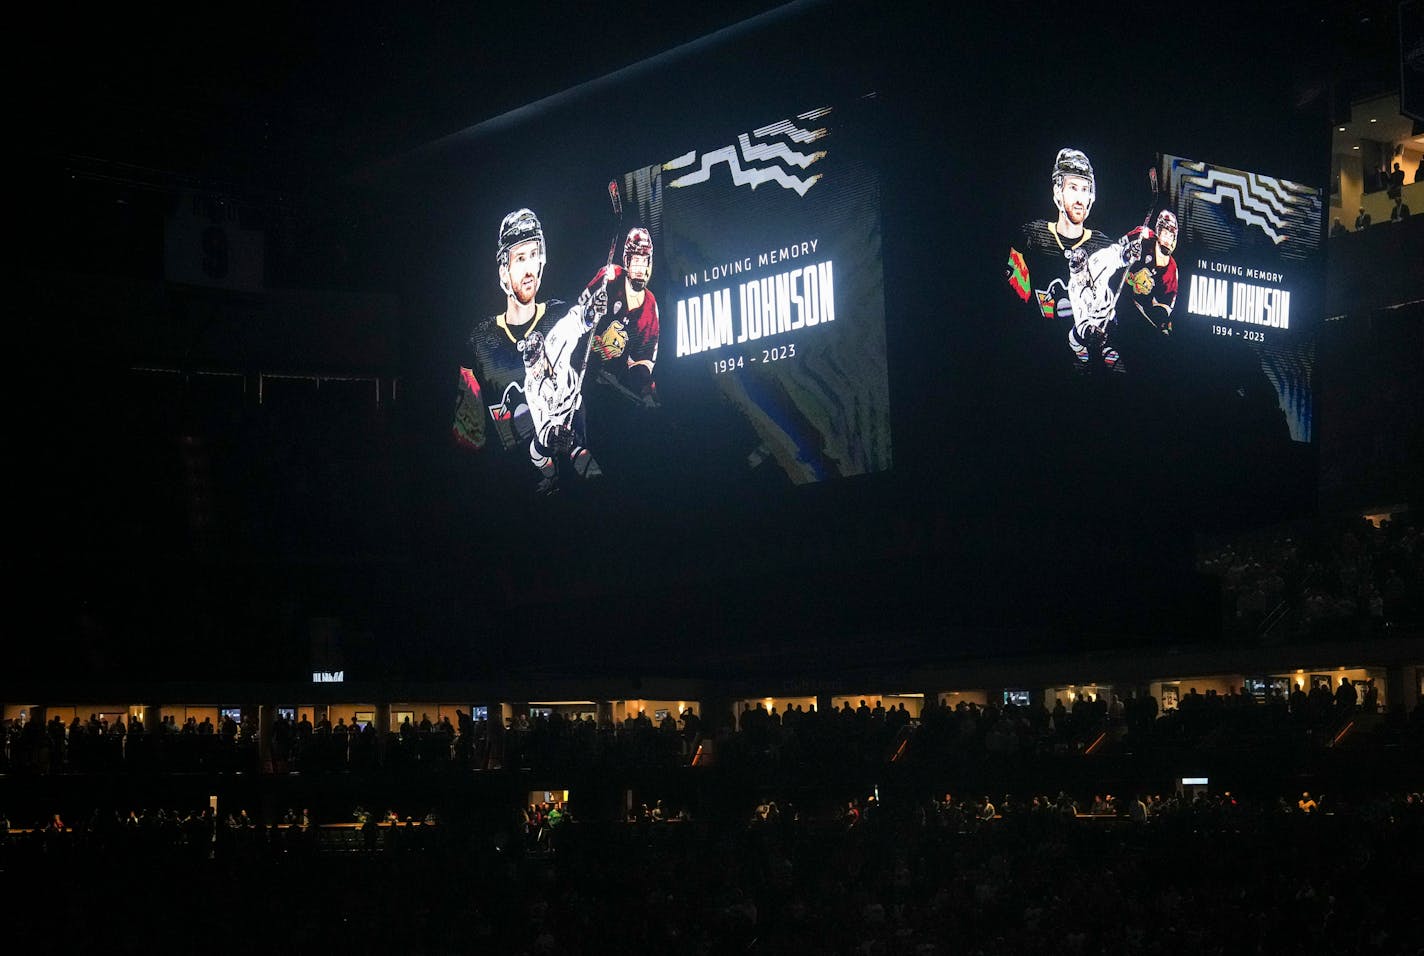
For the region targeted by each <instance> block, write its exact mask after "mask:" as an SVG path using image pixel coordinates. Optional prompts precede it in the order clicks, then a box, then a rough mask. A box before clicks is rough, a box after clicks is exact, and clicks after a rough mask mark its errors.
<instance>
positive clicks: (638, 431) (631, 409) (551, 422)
mask: <svg viewBox="0 0 1424 956" xmlns="http://www.w3.org/2000/svg"><path fill="white" fill-rule="evenodd" d="M854 112H855V111H854V110H838V109H837V108H832V107H820V108H816V109H812V110H807V111H803V112H800V113H796V114H792V115H787V116H783V117H775V116H772V117H757V118H755V119H754V121H753V122H748V123H747V124H746V125H745V126H743V127H741V128H733V129H723V130H721V131H716V130H714V131H711V132H709V133H707V134H706V135H705V136H696V137H692V138H690V139H689V140H688V141H686V142H682V143H673V144H672V145H671V147H670V148H669V149H668V150H667V152H665V153H664V154H663V155H662V156H652V157H649V158H650V159H651V160H654V161H652V162H650V163H648V164H647V165H642V166H637V167H635V168H633V169H631V170H625V171H622V172H616V173H614V174H611V175H609V176H608V177H606V178H605V179H603V180H601V182H604V183H606V185H604V186H600V188H599V189H598V190H597V191H594V190H588V192H589V193H590V194H589V195H587V197H586V198H583V199H577V200H574V202H575V204H576V205H580V207H581V208H579V209H577V210H572V211H571V210H569V209H568V208H566V207H567V205H568V203H569V202H570V200H569V199H568V195H567V192H559V193H553V192H552V191H551V194H550V195H549V196H546V197H541V196H538V195H528V196H522V197H520V204H519V205H513V204H511V208H510V209H509V210H508V212H507V213H506V214H505V215H504V217H503V219H502V220H501V221H499V222H498V223H491V224H490V234H491V237H492V239H493V242H492V250H491V251H492V252H493V257H492V259H493V261H492V262H491V267H490V268H491V271H492V272H497V275H498V279H499V290H500V292H502V293H503V297H502V301H501V300H500V297H499V296H497V295H493V294H491V295H489V296H488V300H489V301H488V302H487V304H482V305H481V307H480V308H479V309H478V310H477V314H479V315H481V316H482V317H481V318H479V319H478V320H476V321H475V322H474V324H473V327H472V328H471V330H470V333H469V337H468V343H467V345H468V348H467V351H466V355H465V358H466V361H464V362H462V363H461V368H460V373H459V389H458V402H457V407H456V412H455V419H454V424H453V431H454V435H455V437H456V439H457V441H458V442H459V443H460V444H461V445H464V446H466V447H467V448H470V449H475V450H478V451H480V452H482V453H484V454H489V455H499V456H506V457H507V458H508V459H512V460H515V461H518V462H520V465H519V467H518V469H517V470H518V471H520V472H522V474H523V475H524V476H525V478H526V479H527V484H528V485H529V486H530V487H531V488H534V489H535V490H537V491H539V492H543V493H552V492H555V491H558V490H560V488H566V487H568V485H569V483H570V482H586V481H591V480H603V481H607V482H610V483H616V482H619V481H620V480H626V479H628V478H630V477H633V478H641V479H644V480H646V479H649V478H653V479H656V477H657V476H658V475H659V474H661V473H663V472H668V473H674V472H677V471H679V469H680V470H681V472H682V473H684V474H685V473H687V472H688V471H689V470H693V469H695V468H698V467H702V468H704V469H705V470H707V471H716V472H718V473H727V472H728V471H732V470H740V471H742V472H753V471H757V472H760V473H761V474H763V475H765V474H766V472H767V471H771V472H773V473H774V474H775V475H777V476H779V477H778V478H776V479H774V480H775V481H777V482H779V483H781V484H786V485H794V484H804V483H808V482H815V481H821V480H824V479H830V478H835V477H841V476H849V475H860V474H868V473H873V472H878V471H884V470H886V469H888V468H889V467H890V463H891V453H890V425H889V415H890V409H889V397H888V384H887V379H888V375H887V371H886V357H885V355H886V348H885V318H884V304H883V287H882V270H881V260H880V257H881V253H880V225H879V216H880V195H879V183H878V179H877V177H876V175H875V173H874V171H873V170H872V168H871V166H870V165H869V163H868V162H867V161H866V159H865V157H864V153H865V149H864V148H863V146H864V138H863V137H864V136H865V133H864V132H863V131H861V130H858V129H857V124H856V123H855V122H854V119H853V115H854ZM842 117H844V118H845V120H846V122H845V124H844V125H838V120H839V119H841V118H842ZM553 204H558V205H557V206H555V205H553ZM555 219H557V220H558V221H560V222H563V223H568V222H578V223H584V224H591V225H588V226H587V228H589V229H592V230H593V231H595V232H596V233H601V234H603V235H607V236H608V237H609V238H608V239H607V240H602V241H606V242H607V246H608V251H607V256H606V258H605V259H604V260H603V261H597V260H595V261H591V262H588V263H587V264H586V266H585V270H584V276H586V277H591V278H587V279H586V281H585V280H583V279H581V280H579V284H578V285H577V286H575V287H574V290H572V294H570V296H569V299H560V298H557V297H555V296H554V295H553V294H551V293H552V290H551V289H546V287H545V279H546V271H545V270H546V267H549V264H550V261H551V260H550V254H549V249H550V248H551V246H552V247H555V248H570V249H572V248H575V247H576V246H578V245H580V244H578V243H575V242H574V241H572V240H568V241H564V242H562V243H561V242H560V241H559V238H558V237H555V236H551V235H549V230H548V227H547V223H548V222H551V221H554V220H555ZM581 238H582V237H581ZM589 245H590V244H589V242H588V241H587V240H586V238H585V239H584V241H583V242H582V243H581V247H582V248H589ZM477 259H478V257H477ZM560 268H562V269H564V273H561V274H564V275H566V274H567V273H568V268H569V265H568V264H567V263H565V262H563V261H561V262H560Z"/></svg>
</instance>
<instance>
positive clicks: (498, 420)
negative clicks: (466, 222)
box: [453, 209, 600, 490]
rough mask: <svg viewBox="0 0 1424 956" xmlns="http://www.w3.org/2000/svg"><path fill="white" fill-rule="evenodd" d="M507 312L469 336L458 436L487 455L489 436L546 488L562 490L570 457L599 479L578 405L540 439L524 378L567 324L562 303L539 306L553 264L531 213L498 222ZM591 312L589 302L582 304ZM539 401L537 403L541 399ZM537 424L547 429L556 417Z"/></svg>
mask: <svg viewBox="0 0 1424 956" xmlns="http://www.w3.org/2000/svg"><path fill="white" fill-rule="evenodd" d="M495 258H496V263H497V265H498V269H499V284H500V288H501V289H503V291H504V294H505V310H504V311H503V312H501V313H500V314H499V315H495V316H492V317H490V318H486V319H482V320H480V321H479V322H477V323H476V324H475V327H474V329H473V330H472V331H471V333H470V337H469V343H468V344H469V348H470V353H471V354H470V360H469V365H468V366H467V367H461V369H460V382H459V386H460V387H459V401H458V404H457V406H456V410H455V422H454V426H453V431H454V435H455V438H456V440H457V441H459V442H460V443H461V444H464V445H467V446H469V447H473V448H483V447H484V446H485V445H486V443H487V441H488V435H489V433H490V432H493V434H494V436H495V438H496V440H497V441H498V444H499V447H500V448H502V449H504V450H506V451H513V452H515V453H516V454H519V453H523V454H525V455H527V456H528V459H529V460H530V462H531V464H533V466H534V467H535V469H536V472H537V474H538V476H539V481H540V487H541V488H542V489H544V490H552V489H553V488H554V487H556V483H557V473H558V460H559V459H560V458H561V457H565V456H566V457H567V459H568V462H569V464H570V465H571V466H572V468H573V469H574V472H575V473H576V474H578V475H580V476H584V477H595V476H597V475H598V474H599V473H600V472H599V469H598V464H597V462H595V461H594V460H593V457H592V455H590V454H589V452H588V449H587V448H585V447H584V446H583V441H582V437H581V436H582V428H581V425H582V421H581V417H580V415H579V414H578V412H579V409H578V408H577V406H576V405H575V407H574V408H572V410H571V411H570V413H569V414H567V415H564V414H562V413H560V414H557V415H554V416H552V417H553V418H556V419H557V424H556V426H555V427H553V428H547V427H546V429H545V434H543V435H542V436H541V435H539V434H536V416H535V415H534V414H532V413H531V409H530V400H531V396H529V395H528V394H527V393H526V376H527V375H528V372H529V369H530V367H531V366H532V365H533V362H532V361H531V360H532V357H533V355H534V352H533V351H531V350H530V346H536V347H538V351H539V352H540V354H542V345H543V339H544V337H545V336H546V335H548V334H550V333H552V330H553V327H554V326H555V325H556V324H557V323H558V321H559V320H560V319H562V318H564V317H565V314H566V313H567V312H569V311H570V310H569V308H568V307H567V306H566V305H565V304H564V303H563V302H560V301H558V300H556V299H551V300H549V301H547V302H539V301H538V300H537V297H538V294H539V286H540V282H541V280H542V279H543V274H544V265H545V262H546V261H547V247H546V245H545V241H544V228H543V225H542V224H541V223H540V222H539V218H538V216H536V215H535V214H534V213H533V212H532V211H531V210H529V209H517V210H515V211H514V212H511V213H509V214H508V215H507V216H505V217H504V220H503V221H502V222H501V223H500V228H499V238H498V244H497V247H496V253H495ZM580 305H581V306H586V305H587V303H581V304H580ZM536 400H537V399H536ZM539 411H540V412H543V413H544V414H543V415H541V416H540V418H539V420H540V421H541V422H543V423H545V424H547V423H548V422H549V421H550V419H551V415H550V414H549V412H550V410H549V409H546V408H542V407H541V408H540V409H539Z"/></svg>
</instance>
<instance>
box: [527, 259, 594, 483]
mask: <svg viewBox="0 0 1424 956" xmlns="http://www.w3.org/2000/svg"><path fill="white" fill-rule="evenodd" d="M607 313H608V290H607V288H606V287H605V286H604V285H603V283H601V282H600V283H598V284H597V285H594V286H590V287H589V288H588V289H585V290H584V292H583V294H582V295H580V296H579V299H578V301H577V302H576V303H575V304H574V306H573V308H571V309H569V310H568V312H566V313H565V314H564V315H562V316H560V317H559V319H558V321H556V322H554V324H553V326H552V327H551V328H550V329H549V331H548V334H545V333H543V332H540V331H539V330H537V329H535V330H533V331H531V332H530V333H529V334H528V335H526V336H525V337H524V338H523V339H521V340H520V342H519V346H518V348H519V354H520V359H521V361H522V362H523V364H524V399H525V402H526V403H527V407H528V409H529V420H530V423H531V424H532V426H533V436H532V437H531V438H530V440H529V460H530V463H531V464H533V465H534V468H535V469H536V470H537V471H538V472H539V477H540V482H539V488H540V490H541V491H544V492H552V491H554V490H556V489H557V488H558V480H559V465H560V462H561V461H563V460H565V459H567V461H568V463H569V465H570V466H571V468H572V470H573V472H574V474H576V475H578V476H579V477H580V478H597V477H600V476H601V474H602V471H601V469H600V468H599V466H598V462H597V461H595V460H594V458H593V454H592V453H591V452H590V451H589V450H588V448H587V447H586V445H585V442H584V427H583V377H584V370H585V368H586V367H587V365H586V361H585V359H586V353H587V351H588V348H589V342H588V338H587V336H588V332H589V331H590V330H591V329H593V328H595V327H596V326H597V325H598V324H599V322H600V321H601V320H602V319H603V318H604V316H605V315H606V314H607Z"/></svg>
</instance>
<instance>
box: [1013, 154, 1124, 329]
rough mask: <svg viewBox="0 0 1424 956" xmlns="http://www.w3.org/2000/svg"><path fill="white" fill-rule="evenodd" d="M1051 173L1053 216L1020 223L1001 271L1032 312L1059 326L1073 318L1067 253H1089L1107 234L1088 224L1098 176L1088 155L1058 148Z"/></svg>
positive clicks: (1102, 244) (1101, 244) (1100, 246)
mask: <svg viewBox="0 0 1424 956" xmlns="http://www.w3.org/2000/svg"><path fill="white" fill-rule="evenodd" d="M1050 179H1051V183H1052V187H1053V205H1054V206H1055V207H1056V208H1057V210H1058V216H1057V218H1056V219H1036V220H1033V221H1031V222H1028V223H1025V224H1024V226H1023V228H1022V230H1021V231H1020V235H1019V237H1018V239H1017V241H1016V242H1015V243H1014V245H1013V246H1011V247H1010V249H1009V261H1008V266H1007V268H1006V270H1005V276H1006V278H1007V279H1008V282H1009V287H1010V288H1011V289H1013V290H1014V292H1015V294H1017V295H1018V297H1019V298H1020V299H1021V300H1022V301H1024V302H1027V303H1029V305H1030V306H1031V307H1032V308H1033V310H1034V313H1035V314H1036V315H1039V316H1042V317H1043V318H1044V319H1047V320H1049V321H1050V322H1052V323H1055V324H1056V325H1057V326H1058V327H1059V328H1063V327H1066V326H1067V325H1068V324H1069V323H1071V322H1072V319H1073V304H1072V299H1071V297H1070V296H1069V295H1068V280H1069V278H1070V275H1071V273H1070V270H1069V266H1070V257H1071V256H1072V255H1073V254H1074V253H1075V252H1076V253H1081V254H1082V255H1083V256H1091V255H1092V254H1093V253H1094V252H1097V251H1098V250H1100V249H1103V248H1105V247H1107V246H1108V245H1109V240H1108V239H1107V238H1106V237H1105V236H1103V235H1102V234H1101V233H1098V232H1096V231H1095V230H1092V229H1089V228H1088V227H1087V219H1088V214H1089V213H1090V212H1092V209H1093V200H1094V199H1096V198H1097V181H1096V179H1095V178H1094V176H1093V164H1092V163H1090V162H1089V161H1088V157H1087V156H1086V155H1084V154H1083V152H1082V151H1081V150H1077V149H1072V148H1070V147H1065V148H1063V149H1060V150H1059V151H1058V156H1057V157H1056V158H1055V159H1054V162H1053V171H1052V173H1051V176H1050Z"/></svg>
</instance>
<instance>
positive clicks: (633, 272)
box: [628, 256, 652, 292]
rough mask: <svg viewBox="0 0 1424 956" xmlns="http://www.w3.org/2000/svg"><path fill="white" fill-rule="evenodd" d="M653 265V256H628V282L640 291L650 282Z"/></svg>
mask: <svg viewBox="0 0 1424 956" xmlns="http://www.w3.org/2000/svg"><path fill="white" fill-rule="evenodd" d="M651 266H652V257H651V256H629V257H628V283H629V284H630V285H632V287H633V288H634V289H637V290H638V291H639V292H641V291H643V287H644V286H646V285H647V284H648V272H649V270H650V268H651Z"/></svg>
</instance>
